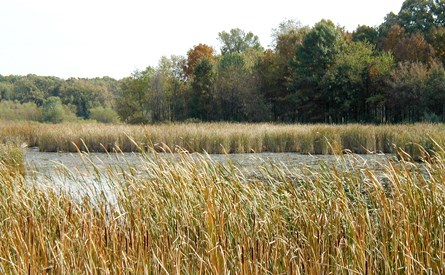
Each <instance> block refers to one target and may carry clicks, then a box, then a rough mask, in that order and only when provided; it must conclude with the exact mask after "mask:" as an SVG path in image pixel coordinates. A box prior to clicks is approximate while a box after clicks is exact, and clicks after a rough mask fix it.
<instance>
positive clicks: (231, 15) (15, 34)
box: [0, 0, 404, 79]
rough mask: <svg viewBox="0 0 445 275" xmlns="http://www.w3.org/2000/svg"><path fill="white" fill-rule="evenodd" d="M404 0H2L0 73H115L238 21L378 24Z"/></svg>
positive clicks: (213, 41) (267, 29)
mask: <svg viewBox="0 0 445 275" xmlns="http://www.w3.org/2000/svg"><path fill="white" fill-rule="evenodd" d="M403 1H404V0H336V1H332V0H318V1H317V0H306V1H302V0H274V1H261V0H256V1H251V0H224V1H222V0H219V1H213V0H157V1H149V0H145V1H144V0H120V1H115V0H38V1H36V0H3V1H2V3H1V4H0V26H1V31H0V37H1V38H0V74H1V75H11V74H13V75H27V74H37V75H42V76H57V77H61V78H64V79H67V78H70V77H86V78H92V77H102V76H109V77H113V78H116V79H121V78H123V77H126V76H130V75H131V73H132V72H133V71H135V70H137V69H139V70H141V69H144V68H146V67H147V66H153V67H155V66H156V65H157V64H158V61H159V59H160V58H161V57H162V56H167V57H169V56H171V55H182V56H185V55H186V54H187V51H188V50H189V49H190V48H192V47H193V46H195V45H198V44H200V43H203V44H207V45H209V46H212V47H213V48H214V49H215V50H216V52H219V46H220V45H219V43H218V39H217V37H218V33H219V32H221V31H230V29H232V28H240V29H242V30H244V31H245V32H249V31H251V32H253V33H254V34H255V35H258V36H259V38H260V41H261V44H262V45H263V46H264V47H267V46H268V45H270V43H271V34H272V29H274V28H277V27H278V25H279V24H280V22H283V21H284V20H286V19H293V20H298V21H300V22H301V23H302V24H303V25H308V26H313V25H314V24H315V23H316V22H319V21H320V20H321V19H330V20H332V21H333V22H334V23H336V24H338V25H340V26H343V27H345V28H346V29H347V30H349V31H353V30H354V29H356V28H357V26H358V25H368V26H378V25H380V24H381V23H382V22H383V20H384V17H385V16H386V15H387V14H388V13H390V12H394V13H398V11H399V10H400V7H401V6H402V3H403Z"/></svg>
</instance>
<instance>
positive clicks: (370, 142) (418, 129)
mask: <svg viewBox="0 0 445 275" xmlns="http://www.w3.org/2000/svg"><path fill="white" fill-rule="evenodd" d="M432 140H434V141H435V142H437V143H438V144H440V145H445V125H443V124H414V125H383V126H372V125H276V124H233V123H202V124H163V125H148V126H130V125H104V124H94V123H91V124H80V123H78V124H57V125H49V124H39V123H8V122H3V123H0V141H14V142H16V143H20V142H25V143H27V144H28V145H29V146H31V147H32V146H38V147H39V149H40V150H41V151H47V152H51V151H67V152H75V151H76V146H74V145H73V143H75V144H76V145H77V146H78V147H80V148H81V149H82V150H87V148H88V150H89V151H96V152H104V151H109V152H112V151H113V150H115V149H116V148H119V150H122V151H137V150H138V147H140V148H147V146H151V145H154V146H155V147H156V148H157V149H158V150H161V149H162V147H163V146H164V144H165V145H167V146H168V147H170V148H175V147H176V146H180V147H181V148H184V149H186V150H188V151H189V152H203V151H206V152H208V153H225V152H227V153H248V152H298V153H303V154H331V153H338V152H341V151H343V150H350V151H352V152H354V153H361V154H362V153H368V152H383V153H395V152H396V150H397V148H402V149H403V150H404V151H406V152H408V153H409V154H410V155H414V156H418V157H420V156H422V154H423V153H422V152H421V151H420V150H419V146H418V145H421V146H422V147H423V148H425V149H427V150H434V147H435V145H434V143H433V142H432ZM135 142H136V143H137V144H138V145H137V146H136V145H135Z"/></svg>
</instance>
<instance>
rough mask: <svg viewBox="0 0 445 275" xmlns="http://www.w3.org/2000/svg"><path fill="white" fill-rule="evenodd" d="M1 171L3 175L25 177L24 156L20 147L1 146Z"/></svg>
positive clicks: (11, 145) (12, 145)
mask: <svg viewBox="0 0 445 275" xmlns="http://www.w3.org/2000/svg"><path fill="white" fill-rule="evenodd" d="M0 170H1V172H2V173H7V174H13V175H14V174H21V175H24V173H25V166H24V155H23V149H22V148H21V147H20V146H17V145H14V144H0Z"/></svg>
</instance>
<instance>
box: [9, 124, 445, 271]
mask: <svg viewBox="0 0 445 275" xmlns="http://www.w3.org/2000/svg"><path fill="white" fill-rule="evenodd" d="M0 128H1V131H0V133H1V134H0V135H1V137H0V139H1V140H2V142H3V143H5V144H6V145H2V147H1V150H0V159H1V160H2V162H1V165H0V211H1V212H0V216H1V217H4V218H3V219H2V221H1V222H0V239H1V242H0V271H1V272H2V273H17V274H23V273H31V274H35V273H65V272H68V271H69V272H73V273H82V272H85V271H87V272H88V273H101V272H105V273H136V274H141V273H154V274H163V273H192V274H196V273H243V274H251V273H272V274H275V273H287V274H321V273H335V274H337V273H360V274H365V273H368V274H373V273H378V274H380V273H411V274H419V273H428V272H432V273H434V274H436V273H438V274H439V273H443V272H444V269H445V266H444V262H445V259H444V257H445V255H444V253H443V251H444V250H445V249H444V245H445V242H444V241H445V228H444V226H443V220H444V217H445V211H444V210H445V208H444V205H445V195H444V194H445V192H444V188H445V184H444V182H445V181H444V178H445V151H444V150H443V145H444V144H443V138H442V137H443V136H444V131H445V127H444V125H442V124H414V125H396V126H387V125H386V126H372V125H343V126H331V125H285V124H233V123H195V124H165V125H150V126H127V125H101V124H80V123H77V124H57V125H49V124H39V123H8V122H4V123H1V124H0ZM25 144H26V146H28V147H30V148H31V149H26V148H21V147H25ZM32 147H38V148H39V150H41V151H48V152H54V153H39V152H37V149H32ZM105 151H108V154H104V153H97V152H105ZM61 152H74V153H71V154H70V157H73V158H78V159H80V162H79V163H78V164H76V165H74V164H69V165H62V164H61V163H58V162H57V161H54V163H53V165H52V166H51V165H50V164H49V165H48V166H49V167H46V168H45V170H44V169H42V170H41V171H40V172H39V171H35V172H31V171H32V170H33V167H31V166H32V165H31V164H30V161H29V155H28V156H27V154H30V153H31V154H35V155H38V154H46V155H45V156H47V157H48V158H50V156H51V154H52V155H54V156H57V155H59V156H60V155H63V156H66V154H67V153H61ZM76 152H77V153H76ZM126 152H133V153H126ZM206 152H207V153H208V154H207V153H206ZM253 152H255V153H253ZM273 152H275V153H273ZM284 152H287V153H284ZM215 153H217V154H219V155H212V154H215ZM224 153H249V154H244V156H251V157H255V156H271V155H274V154H275V155H274V156H277V155H279V154H276V153H283V154H282V155H286V154H291V155H295V156H297V155H299V156H306V157H312V158H314V159H315V161H313V162H312V163H311V165H305V164H304V163H303V164H301V165H298V164H295V163H294V164H293V165H289V163H286V162H285V161H284V162H283V161H280V159H279V157H276V158H275V159H271V158H265V160H261V159H260V158H258V159H257V160H256V161H257V162H256V163H255V162H254V163H253V164H251V166H253V167H254V169H255V172H254V173H250V172H249V171H247V170H245V169H243V168H242V167H240V166H239V165H238V164H239V160H236V158H235V159H233V158H231V157H230V156H236V155H237V154H232V155H224ZM260 153H263V155H261V154H260ZM351 153H359V154H367V155H368V156H383V157H382V158H380V159H378V160H375V161H370V160H367V159H366V155H355V154H351ZM312 154H325V157H330V158H323V156H322V155H315V156H312ZM238 155H239V154H238ZM241 155H242V154H241ZM98 156H102V157H103V158H104V159H111V160H113V165H111V164H109V163H106V162H104V161H102V162H99V163H98V161H97V159H98ZM212 156H219V159H215V157H212ZM317 157H319V158H318V159H316V158H317ZM135 158H137V161H135ZM222 160H224V161H222ZM251 161H252V159H251ZM48 163H51V160H50V159H49V162H48ZM371 163H372V164H371ZM26 166H28V167H26ZM51 167H52V168H51ZM34 168H35V167H34ZM249 169H252V168H249ZM37 170H38V169H37ZM250 171H251V170H250ZM64 183H65V184H66V183H69V185H70V186H64Z"/></svg>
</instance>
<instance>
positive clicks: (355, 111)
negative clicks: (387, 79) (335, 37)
mask: <svg viewBox="0 0 445 275" xmlns="http://www.w3.org/2000/svg"><path fill="white" fill-rule="evenodd" d="M373 55H374V49H373V46H372V45H371V44H369V43H368V42H357V43H356V42H352V43H349V44H348V45H347V46H345V47H344V49H343V50H342V51H341V52H339V53H338V55H337V57H336V58H335V62H334V63H333V64H332V66H330V67H329V69H328V71H327V72H326V74H325V75H324V77H323V81H322V85H323V90H324V92H325V94H326V95H325V97H326V98H327V101H328V102H327V105H328V114H329V117H330V119H329V120H330V121H333V122H337V123H339V122H350V121H355V122H359V121H365V120H366V98H367V97H368V94H367V89H366V88H367V87H366V84H367V71H368V68H369V66H370V64H371V62H372V58H373Z"/></svg>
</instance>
